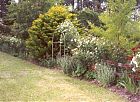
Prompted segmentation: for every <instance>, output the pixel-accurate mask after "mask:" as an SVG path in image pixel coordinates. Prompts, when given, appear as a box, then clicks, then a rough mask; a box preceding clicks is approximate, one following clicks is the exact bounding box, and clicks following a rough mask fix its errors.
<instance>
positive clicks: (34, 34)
mask: <svg viewBox="0 0 140 102" xmlns="http://www.w3.org/2000/svg"><path fill="white" fill-rule="evenodd" d="M74 18H75V15H74V14H72V13H70V12H69V11H68V10H67V8H66V7H64V6H53V7H52V8H51V9H50V10H49V11H48V12H47V13H45V14H40V16H39V18H37V19H36V20H34V21H33V23H32V27H31V28H30V29H29V30H28V32H29V39H28V40H27V42H26V44H27V48H28V49H29V52H30V54H31V55H32V56H33V57H34V58H44V57H46V54H47V55H51V50H52V37H54V39H53V42H59V40H60V33H58V32H57V30H56V29H57V27H58V25H59V24H60V23H62V22H63V21H64V20H65V19H71V20H72V19H74ZM58 52H59V44H58V43H57V44H54V54H55V55H54V56H56V55H57V53H58ZM47 57H48V56H47Z"/></svg>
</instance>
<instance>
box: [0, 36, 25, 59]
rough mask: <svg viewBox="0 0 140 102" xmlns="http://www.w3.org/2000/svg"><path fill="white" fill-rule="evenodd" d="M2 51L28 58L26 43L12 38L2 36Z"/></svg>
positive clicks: (0, 39)
mask: <svg viewBox="0 0 140 102" xmlns="http://www.w3.org/2000/svg"><path fill="white" fill-rule="evenodd" d="M0 50H1V51H3V52H7V53H9V54H12V55H14V56H19V57H27V55H26V54H27V53H26V48H25V45H24V42H23V41H22V40H21V39H18V38H16V37H11V36H4V35H2V36H0Z"/></svg>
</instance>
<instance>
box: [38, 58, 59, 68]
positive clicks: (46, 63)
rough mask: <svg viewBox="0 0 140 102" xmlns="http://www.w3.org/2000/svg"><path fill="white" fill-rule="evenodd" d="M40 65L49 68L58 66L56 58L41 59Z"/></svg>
mask: <svg viewBox="0 0 140 102" xmlns="http://www.w3.org/2000/svg"><path fill="white" fill-rule="evenodd" d="M39 65H41V66H44V67H47V68H55V67H56V66H57V60H56V59H51V58H49V59H39Z"/></svg>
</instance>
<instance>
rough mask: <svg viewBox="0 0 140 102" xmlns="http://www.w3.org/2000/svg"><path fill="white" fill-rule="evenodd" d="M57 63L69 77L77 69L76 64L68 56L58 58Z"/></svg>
mask: <svg viewBox="0 0 140 102" xmlns="http://www.w3.org/2000/svg"><path fill="white" fill-rule="evenodd" d="M57 63H58V65H59V66H60V67H61V68H62V69H63V72H64V73H65V74H67V75H70V76H71V75H73V73H74V71H75V70H76V68H77V62H76V61H75V60H73V59H72V58H71V57H69V56H65V57H62V58H59V59H58V60H57Z"/></svg>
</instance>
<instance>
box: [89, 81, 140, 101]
mask: <svg viewBox="0 0 140 102" xmlns="http://www.w3.org/2000/svg"><path fill="white" fill-rule="evenodd" d="M91 83H93V84H96V85H98V86H101V85H100V83H99V82H98V81H97V80H92V81H91ZM101 87H102V86H101ZM107 89H109V90H110V91H112V92H114V93H117V94H119V95H120V96H122V97H124V98H126V99H127V100H128V101H129V102H140V93H138V94H132V93H130V92H128V91H127V90H126V89H125V88H121V87H117V86H109V87H107Z"/></svg>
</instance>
